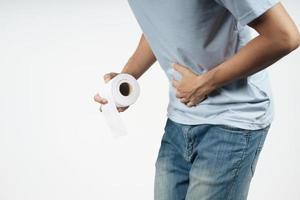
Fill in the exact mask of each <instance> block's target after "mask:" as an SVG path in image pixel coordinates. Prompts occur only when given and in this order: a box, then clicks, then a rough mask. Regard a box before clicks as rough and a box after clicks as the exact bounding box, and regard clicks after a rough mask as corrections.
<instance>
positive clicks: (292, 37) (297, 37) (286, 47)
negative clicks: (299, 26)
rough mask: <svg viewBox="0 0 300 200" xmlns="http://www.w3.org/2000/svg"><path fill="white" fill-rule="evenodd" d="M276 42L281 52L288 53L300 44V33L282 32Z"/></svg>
mask: <svg viewBox="0 0 300 200" xmlns="http://www.w3.org/2000/svg"><path fill="white" fill-rule="evenodd" d="M276 43H277V45H278V49H279V50H280V52H282V53H283V54H285V55H287V54H289V53H291V52H292V51H294V50H295V49H297V48H298V47H299V46H300V34H299V32H298V31H295V32H290V33H285V34H282V35H281V37H280V38H278V39H277V42H276Z"/></svg>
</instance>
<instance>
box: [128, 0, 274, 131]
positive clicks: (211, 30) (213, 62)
mask: <svg viewBox="0 0 300 200" xmlns="http://www.w3.org/2000/svg"><path fill="white" fill-rule="evenodd" d="M128 2H129V5H130V6H131V9H132V11H133V12H134V14H135V16H136V19H137V21H138V23H139V24H140V26H141V28H142V30H143V32H144V35H145V37H146V39H147V40H148V42H149V44H150V46H151V49H152V50H153V53H154V54H155V56H156V58H157V60H158V62H159V63H160V65H161V67H162V68H163V70H164V72H165V73H166V75H167V76H168V80H169V83H170V84H169V105H168V112H167V113H168V114H167V116H168V117H169V118H170V119H171V120H173V121H175V122H178V123H183V124H224V125H229V126H235V127H239V128H244V129H250V130H255V129H260V128H264V127H266V126H268V125H269V124H270V123H271V121H272V119H273V106H272V95H271V90H270V87H269V82H268V74H267V72H266V70H263V71H261V72H259V73H256V74H254V75H252V76H249V77H247V78H244V79H241V80H238V81H235V82H232V83H231V84H228V85H226V86H224V87H221V88H219V89H217V90H216V91H214V92H212V93H211V94H210V95H209V96H208V98H207V99H206V100H205V101H203V102H201V103H200V104H198V105H197V106H195V107H187V106H186V105H185V104H183V103H181V102H180V100H179V99H177V98H176V96H175V92H176V91H175V89H174V88H173V87H172V84H171V81H172V78H173V75H174V76H175V77H176V76H177V77H178V78H177V79H180V77H179V74H178V73H177V72H175V71H174V70H173V69H172V66H171V64H172V63H174V62H177V63H179V64H182V65H184V66H186V67H189V68H191V69H192V70H193V71H194V72H196V73H198V74H202V73H205V72H206V71H208V70H209V69H211V68H213V67H216V66H217V65H218V64H220V63H222V62H224V61H225V60H226V59H228V58H230V57H231V56H233V55H234V54H235V53H236V52H237V51H238V50H239V49H240V48H241V47H243V46H244V45H246V44H247V42H249V40H250V39H251V34H250V27H248V26H247V24H248V23H249V22H251V21H252V20H254V19H255V18H257V17H259V16H260V15H262V14H263V13H264V12H266V11H267V10H268V9H270V8H271V7H273V6H274V5H275V4H277V3H278V2H279V1H278V0H128ZM266 51H267V49H266Z"/></svg>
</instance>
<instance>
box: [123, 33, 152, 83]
mask: <svg viewBox="0 0 300 200" xmlns="http://www.w3.org/2000/svg"><path fill="white" fill-rule="evenodd" d="M155 61H156V58H155V56H154V54H153V52H152V50H151V48H150V45H149V43H148V42H147V40H146V38H145V36H144V35H142V36H141V39H140V42H139V45H138V47H137V49H136V50H135V52H134V54H133V55H132V56H131V57H130V59H129V60H128V62H127V64H126V65H125V66H124V68H123V69H122V73H128V74H131V75H132V76H134V77H135V78H136V79H138V78H139V77H140V76H142V74H144V73H145V72H146V71H147V70H148V69H149V68H150V67H151V66H152V65H153V64H154V63H155Z"/></svg>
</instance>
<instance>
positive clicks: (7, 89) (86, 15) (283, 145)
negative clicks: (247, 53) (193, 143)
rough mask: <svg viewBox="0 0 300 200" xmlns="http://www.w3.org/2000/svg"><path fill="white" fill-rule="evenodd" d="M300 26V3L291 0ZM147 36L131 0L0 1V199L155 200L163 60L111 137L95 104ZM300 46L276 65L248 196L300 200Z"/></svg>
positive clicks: (162, 120)
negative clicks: (105, 78)
mask: <svg viewBox="0 0 300 200" xmlns="http://www.w3.org/2000/svg"><path fill="white" fill-rule="evenodd" d="M283 2H284V5H285V6H286V8H287V10H288V11H289V13H290V14H291V16H292V17H293V19H294V20H295V21H296V22H297V23H298V27H300V26H299V23H300V14H299V8H300V3H299V1H295V0H285V1H283ZM140 35H141V30H140V28H139V27H138V24H137V22H136V20H135V18H134V16H133V14H132V13H131V11H130V8H129V6H128V4H127V2H126V1H123V0H113V1H104V0H98V1H83V0H82V1H68V0H64V1H21V0H19V1H8V0H7V1H4V0H0V97H1V98H0V199H1V200H67V199H72V200H87V199H88V200H93V199H98V200H99V199H101V200H118V199H133V200H138V199H143V200H151V199H153V181H154V162H155V159H156V156H157V152H158V148H159V145H160V140H161V136H162V134H163V127H164V123H165V121H166V106H167V101H168V93H167V92H168V91H167V87H168V83H167V79H166V77H165V76H164V74H163V72H162V70H161V69H160V67H159V65H158V64H155V65H154V66H153V67H152V68H151V69H150V70H149V71H148V72H146V74H145V75H144V76H143V77H142V78H141V79H140V80H139V82H140V85H141V89H142V92H141V96H140V98H139V100H138V102H137V103H136V104H135V105H134V106H132V107H131V108H130V109H129V110H128V111H127V112H125V113H122V117H123V119H124V121H125V123H126V124H127V127H128V130H129V132H130V133H129V135H128V136H126V137H123V138H120V139H117V140H115V139H113V138H112V137H111V135H110V133H109V131H108V128H107V127H106V124H105V123H104V122H105V121H104V119H103V116H102V115H101V114H100V113H99V111H98V105H97V104H96V103H94V102H93V95H94V94H95V93H96V92H97V91H98V90H99V86H100V84H101V83H102V75H103V74H104V73H106V72H110V71H119V70H121V68H122V67H123V65H124V64H125V63H126V61H127V59H128V58H129V56H130V55H131V54H132V52H133V51H134V49H135V47H136V45H137V43H138V40H139V37H140ZM299 68H300V50H297V51H295V52H293V53H292V54H291V55H289V56H288V57H286V58H284V59H283V60H281V61H280V62H278V63H277V64H275V65H273V66H272V67H271V68H270V72H271V78H272V84H273V93H274V96H275V100H276V102H275V107H276V118H275V121H274V123H273V125H272V128H271V130H270V134H269V136H268V139H267V141H266V143H265V147H264V150H263V152H262V154H261V159H260V161H259V163H258V166H257V170H256V174H255V176H254V179H253V182H252V186H251V190H250V195H249V199H250V200H265V199H272V200H282V199H284V200H299V199H300V190H299V186H300V185H299V180H300V156H299V152H300V145H298V144H299V141H300V136H299V135H300V116H299V115H300V104H299V99H300V81H299V75H300V74H299V73H300V70H299Z"/></svg>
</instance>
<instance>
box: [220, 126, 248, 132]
mask: <svg viewBox="0 0 300 200" xmlns="http://www.w3.org/2000/svg"><path fill="white" fill-rule="evenodd" d="M217 128H219V129H222V130H224V131H225V132H230V133H242V134H247V133H249V132H250V131H251V130H248V129H243V128H238V127H234V126H230V125H217Z"/></svg>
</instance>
